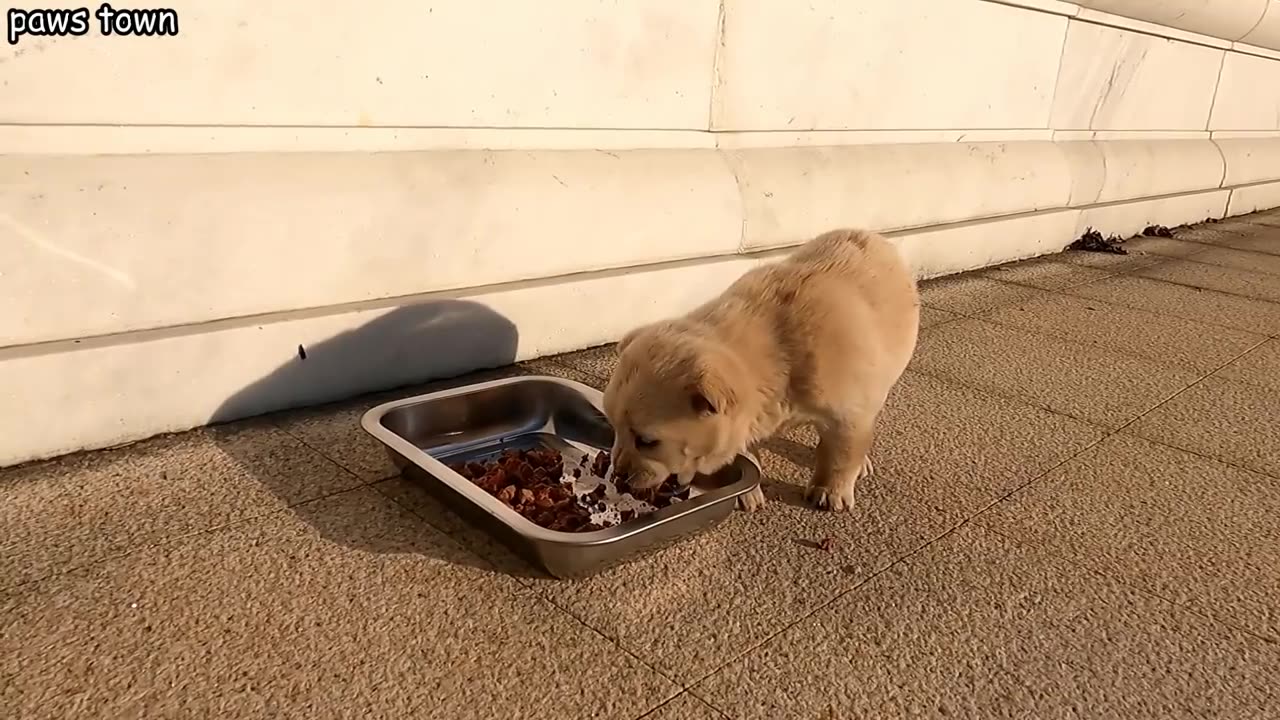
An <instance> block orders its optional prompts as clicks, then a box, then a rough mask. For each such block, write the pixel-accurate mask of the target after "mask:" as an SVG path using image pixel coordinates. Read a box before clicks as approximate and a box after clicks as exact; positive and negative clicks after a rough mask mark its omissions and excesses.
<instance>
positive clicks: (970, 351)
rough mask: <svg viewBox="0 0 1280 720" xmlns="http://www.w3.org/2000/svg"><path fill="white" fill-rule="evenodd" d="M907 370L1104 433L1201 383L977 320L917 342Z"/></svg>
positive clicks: (1181, 373) (1191, 375)
mask: <svg viewBox="0 0 1280 720" xmlns="http://www.w3.org/2000/svg"><path fill="white" fill-rule="evenodd" d="M913 367H914V368H915V369H916V370H919V371H922V372H926V373H929V374H933V375H940V376H943V377H945V378H949V379H952V380H955V381H958V382H961V383H964V384H966V385H970V386H972V387H976V388H979V389H982V390H986V391H989V392H993V393H999V394H1008V395H1014V396H1017V397H1019V398H1024V399H1026V400H1027V401H1029V402H1031V403H1032V404H1035V405H1037V406H1039V407H1043V408H1045V409H1048V410H1051V411H1054V412H1059V413H1063V414H1066V415H1070V416H1072V417H1075V418H1079V419H1082V420H1086V421H1088V422H1092V423H1096V424H1098V425H1102V426H1104V427H1109V428H1117V427H1120V426H1122V425H1124V424H1125V423H1127V422H1129V421H1130V420H1133V419H1134V418H1136V417H1138V416H1139V415H1141V414H1142V413H1144V412H1146V411H1147V410H1150V409H1151V408H1153V407H1155V406H1156V405H1158V404H1159V403H1161V402H1163V401H1165V400H1166V399H1168V398H1170V397H1172V396H1173V395H1174V394H1175V393H1177V392H1178V391H1180V390H1182V389H1184V388H1186V387H1187V386H1188V385H1190V384H1191V383H1193V382H1195V381H1196V380H1197V379H1199V377H1200V376H1201V374H1200V373H1196V372H1193V371H1189V370H1184V369H1179V368H1175V367H1170V366H1166V365H1160V364H1156V363H1154V362H1151V361H1149V360H1145V359H1141V358H1137V357H1133V356H1130V355H1123V354H1119V353H1115V352H1112V351H1109V350H1104V349H1102V348H1099V347H1091V346H1085V345H1077V344H1075V343H1070V342H1066V341H1063V340H1058V339H1056V338H1052V337H1047V336H1043V335H1033V334H1031V333H1027V332H1024V331H1021V330H1017V329H1014V328H1009V327H1005V326H1002V325H994V324H991V323H987V322H983V321H980V320H965V321H961V322H955V323H949V324H947V325H945V326H943V327H941V328H938V329H937V330H935V331H934V332H931V333H930V334H928V335H927V336H925V337H924V338H922V340H921V342H920V345H919V347H918V348H917V350H916V356H915V359H914V361H913Z"/></svg>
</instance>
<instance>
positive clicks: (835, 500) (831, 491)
mask: <svg viewBox="0 0 1280 720" xmlns="http://www.w3.org/2000/svg"><path fill="white" fill-rule="evenodd" d="M847 485H848V487H847V488H830V487H819V486H816V485H815V486H811V487H810V488H809V492H808V496H809V502H811V503H813V506H814V507H816V508H818V509H819V510H832V511H835V512H844V511H846V510H852V509H853V483H847Z"/></svg>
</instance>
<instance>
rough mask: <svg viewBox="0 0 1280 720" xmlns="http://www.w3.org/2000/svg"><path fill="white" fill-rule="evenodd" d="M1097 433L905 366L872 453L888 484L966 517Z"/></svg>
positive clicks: (1070, 453)
mask: <svg viewBox="0 0 1280 720" xmlns="http://www.w3.org/2000/svg"><path fill="white" fill-rule="evenodd" d="M1103 434H1104V431H1103V430H1102V428H1099V427H1097V426H1094V425H1090V424H1087V423H1083V422H1080V421H1079V420H1075V419H1073V418H1069V417H1066V416H1063V415H1056V414H1054V413H1051V412H1048V411H1046V410H1042V409H1040V408H1036V407H1032V406H1030V405H1025V404H1023V403H1019V402H1015V401H1012V400H1007V399H1004V398H998V397H993V396H991V395H987V394H984V393H981V392H978V391H976V390H973V389H971V388H966V387H961V386H958V385H952V384H949V383H947V382H944V381H942V380H939V379H937V378H933V377H929V376H927V375H921V374H919V373H913V372H908V373H907V374H906V375H904V376H903V378H902V380H901V381H899V383H898V385H897V386H896V387H895V388H894V390H893V392H892V393H891V394H890V396H889V401H888V403H887V405H886V408H885V411H884V412H883V413H882V415H881V417H880V421H879V424H878V429H877V435H876V442H875V447H874V448H873V450H872V458H873V460H874V461H875V466H876V471H877V472H878V473H880V474H882V475H884V476H885V477H887V478H891V479H892V482H893V483H894V484H895V485H897V486H901V487H905V488H908V489H910V490H911V491H912V492H914V493H915V494H916V495H918V496H920V497H925V498H928V499H929V500H930V501H931V502H932V503H933V504H934V506H935V507H937V508H939V509H941V510H943V511H946V512H949V513H958V514H959V515H960V516H961V518H967V517H969V516H971V515H972V514H973V513H975V512H977V511H979V510H981V509H982V508H984V507H986V506H987V505H988V504H990V503H992V502H994V501H996V500H998V499H999V498H1000V497H1002V496H1004V495H1006V494H1007V493H1009V492H1011V491H1012V490H1014V489H1015V488H1017V487H1019V486H1021V485H1023V484H1025V483H1027V482H1028V481H1030V480H1031V479H1033V478H1035V477H1036V476H1037V475H1039V474H1040V473H1043V472H1044V471H1046V470H1048V469H1049V468H1051V467H1054V466H1055V465H1058V464H1059V463H1061V462H1063V461H1064V460H1066V459H1068V458H1070V457H1072V456H1073V455H1075V454H1076V453H1078V452H1080V451H1081V450H1083V449H1085V448H1086V447H1088V446H1089V445H1091V444H1093V443H1095V442H1097V441H1098V440H1100V439H1101V438H1102V436H1103ZM815 440H816V439H815ZM808 444H809V446H810V447H812V446H813V445H814V444H815V441H810V442H809V443H808Z"/></svg>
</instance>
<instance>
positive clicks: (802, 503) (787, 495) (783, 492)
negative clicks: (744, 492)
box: [761, 437, 815, 508]
mask: <svg viewBox="0 0 1280 720" xmlns="http://www.w3.org/2000/svg"><path fill="white" fill-rule="evenodd" d="M763 449H764V450H765V451H766V452H770V453H773V454H774V455H777V456H778V457H780V458H782V459H783V460H786V461H787V462H789V463H791V464H793V465H795V466H797V467H800V468H804V469H805V470H806V471H807V473H806V476H805V477H804V478H803V480H802V482H803V483H804V485H797V484H795V483H792V482H786V481H785V480H778V479H776V478H770V477H768V476H767V475H766V476H765V477H764V479H763V482H762V483H761V490H762V491H763V492H764V496H765V498H766V499H767V500H770V501H776V502H780V503H785V504H787V505H791V506H794V507H799V508H811V507H812V505H811V504H810V502H809V500H808V499H807V498H805V489H806V487H805V486H806V485H807V484H808V482H809V478H808V477H807V474H808V473H812V472H813V466H814V462H815V456H814V449H813V448H811V447H809V446H808V445H804V444H802V443H798V442H796V441H795V440H790V439H788V438H785V437H777V438H774V439H772V440H770V441H769V442H767V443H765V444H764V447H763ZM763 469H764V468H762V470H763Z"/></svg>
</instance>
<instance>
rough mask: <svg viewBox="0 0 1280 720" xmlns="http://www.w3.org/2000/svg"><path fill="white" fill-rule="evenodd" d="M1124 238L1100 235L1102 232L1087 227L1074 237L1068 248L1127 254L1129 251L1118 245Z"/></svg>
mask: <svg viewBox="0 0 1280 720" xmlns="http://www.w3.org/2000/svg"><path fill="white" fill-rule="evenodd" d="M1123 243H1124V240H1122V239H1121V238H1120V236H1119V235H1112V236H1111V237H1106V238H1104V237H1102V233H1100V232H1098V231H1097V230H1094V229H1093V228H1089V229H1087V230H1085V231H1084V234H1083V235H1081V236H1080V237H1078V238H1076V239H1075V240H1074V241H1073V242H1072V243H1071V244H1070V245H1068V246H1067V249H1068V250H1081V251H1084V252H1099V253H1111V254H1113V255H1128V254H1129V251H1128V250H1125V249H1124V248H1122V247H1120V246H1121V244H1123Z"/></svg>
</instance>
